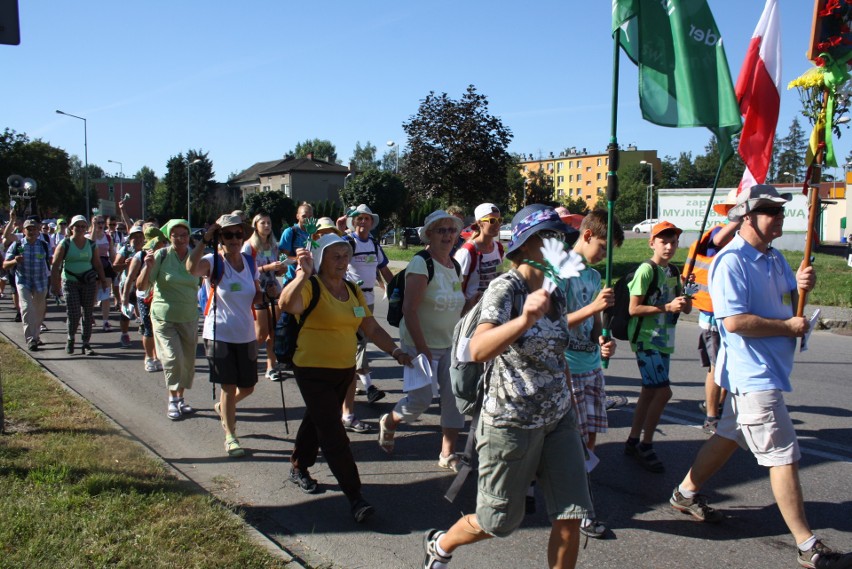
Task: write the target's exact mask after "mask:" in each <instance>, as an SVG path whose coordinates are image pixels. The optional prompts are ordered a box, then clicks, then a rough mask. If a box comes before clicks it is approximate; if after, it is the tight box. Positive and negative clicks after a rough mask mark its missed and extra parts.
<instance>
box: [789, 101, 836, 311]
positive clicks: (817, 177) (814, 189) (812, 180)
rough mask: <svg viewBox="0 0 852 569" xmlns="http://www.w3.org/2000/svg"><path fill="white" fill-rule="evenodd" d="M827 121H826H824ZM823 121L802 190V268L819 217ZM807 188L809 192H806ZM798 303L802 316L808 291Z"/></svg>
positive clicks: (807, 264) (808, 262)
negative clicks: (805, 213)
mask: <svg viewBox="0 0 852 569" xmlns="http://www.w3.org/2000/svg"><path fill="white" fill-rule="evenodd" d="M827 104H828V90H825V91H823V106H822V108H823V112H825V109H826V106H827ZM826 120H827V119H826ZM825 124H826V122H825V120H823V122H822V123H821V124H820V123H819V122H818V123H817V153H816V156H814V162H813V165H812V166H811V175H810V176H809V177H808V179H806V180H805V185H804V190H805V193H806V195H807V196H808V232H807V234H806V235H805V258H804V260H803V263H802V267H803V268H807V267H810V266H811V252H812V251H813V246H814V234H815V233H816V224H817V219H818V217H819V214H820V212H819V201H820V200H819V183H820V181H821V180H822V166H823V164H824V163H825V135H826V133H825ZM808 186H810V188H811V191H810V192H808ZM798 292H799V302H798V304H797V305H796V316H802V315H804V313H805V304H807V301H808V291H806V290H803V289H799V290H798Z"/></svg>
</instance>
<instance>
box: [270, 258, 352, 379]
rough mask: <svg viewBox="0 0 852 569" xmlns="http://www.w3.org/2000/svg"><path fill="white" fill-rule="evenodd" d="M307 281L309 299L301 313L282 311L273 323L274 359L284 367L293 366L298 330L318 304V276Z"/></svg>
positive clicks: (349, 284) (348, 284)
mask: <svg viewBox="0 0 852 569" xmlns="http://www.w3.org/2000/svg"><path fill="white" fill-rule="evenodd" d="M308 282H310V283H311V300H310V302H308V306H307V307H305V310H304V311H303V312H302V314H300V315H299V316H298V317H296V316H293V315H292V314H287V313H286V312H282V313H281V317H280V318H279V319H278V322H277V323H276V324H275V341H274V350H275V359H277V360H278V363H280V364H281V366H282V367H283V368H284V369H292V368H293V356H294V355H295V354H296V343H297V340H298V339H299V332H300V331H301V329H302V326H304V324H305V320H306V319H307V318H308V315H309V314H310V313H311V312H313V310H314V308H316V307H317V304H319V299H320V286H319V280H318V277H317V276H316V275H313V276H312V277H311V278H310V280H309V281H308ZM343 282H345V283H346V286H348V287H349V290H350V291H351V293H352V294H353V295H357V294H358V293H357V292H356V290H355V285H354V284H352V283H351V282H349V281H347V280H344V281H343Z"/></svg>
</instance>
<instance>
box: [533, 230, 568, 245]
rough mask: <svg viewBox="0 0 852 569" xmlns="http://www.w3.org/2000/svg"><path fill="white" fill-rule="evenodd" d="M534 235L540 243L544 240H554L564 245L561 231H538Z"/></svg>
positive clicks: (563, 235)
mask: <svg viewBox="0 0 852 569" xmlns="http://www.w3.org/2000/svg"><path fill="white" fill-rule="evenodd" d="M536 235H538V237H539V239H541V240H542V241H544V240H545V239H556V240H557V241H561V242H562V243H565V234H564V233H562V232H561V231H539V232H538V233H536Z"/></svg>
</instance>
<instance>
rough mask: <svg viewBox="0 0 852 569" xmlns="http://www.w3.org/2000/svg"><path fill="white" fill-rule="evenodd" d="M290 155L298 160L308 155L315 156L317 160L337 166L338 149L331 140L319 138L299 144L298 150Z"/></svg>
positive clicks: (292, 151)
mask: <svg viewBox="0 0 852 569" xmlns="http://www.w3.org/2000/svg"><path fill="white" fill-rule="evenodd" d="M288 154H292V155H293V156H295V157H296V158H306V157H307V156H308V154H313V155H314V158H315V159H317V160H325V161H326V162H331V163H332V164H337V149H336V148H335V147H334V145H333V144H332V143H331V141H330V140H320V139H319V138H314V139H310V140H306V141H305V142H300V143H298V144H297V145H296V150H291V151H290V152H288Z"/></svg>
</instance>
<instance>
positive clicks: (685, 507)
mask: <svg viewBox="0 0 852 569" xmlns="http://www.w3.org/2000/svg"><path fill="white" fill-rule="evenodd" d="M669 504H671V505H672V508H674V509H675V510H677V511H679V512H683V513H684V514H689V515H690V516H692V517H693V518H695V519H696V520H698V521H701V522H707V523H711V524H717V523H719V522H721V521H722V519H723V518H724V516H723V515H722V512H720V511H719V510H716V509H714V508H711V507H710V506H708V505H707V498H706V497H705V496H702V495H701V494H696V495H695V496H693V497H692V498H684V496H683V494H681V493H680V491H679V490H678V489H677V486H675V489H674V492H672V497H671V498H670V499H669ZM800 553H801V552H800ZM799 559H801V556H800V557H799ZM799 563H801V561H799ZM811 567H813V565H812V566H811Z"/></svg>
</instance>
